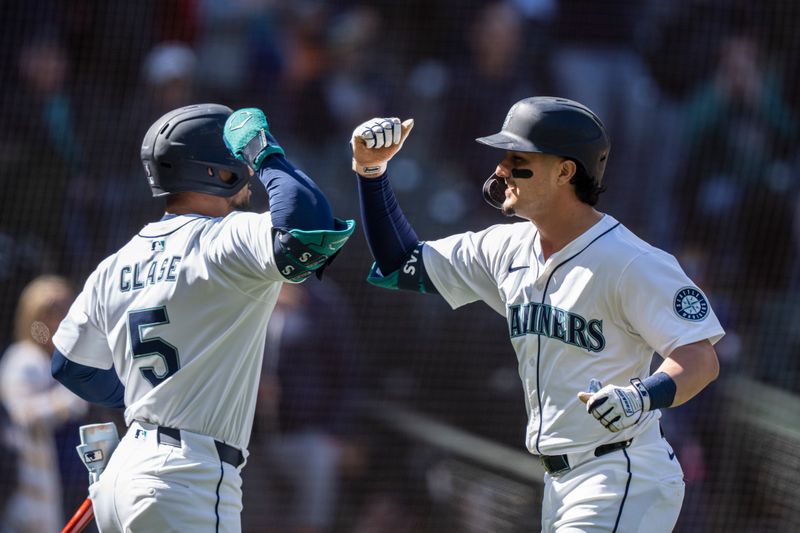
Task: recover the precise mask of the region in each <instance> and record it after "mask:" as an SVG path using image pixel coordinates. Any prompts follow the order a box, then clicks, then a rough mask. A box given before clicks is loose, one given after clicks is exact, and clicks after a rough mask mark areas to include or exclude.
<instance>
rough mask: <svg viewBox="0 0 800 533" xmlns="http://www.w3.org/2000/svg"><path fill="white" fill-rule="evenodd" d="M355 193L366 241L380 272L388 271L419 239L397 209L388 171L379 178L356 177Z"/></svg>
mask: <svg viewBox="0 0 800 533" xmlns="http://www.w3.org/2000/svg"><path fill="white" fill-rule="evenodd" d="M358 193H359V196H360V198H361V223H362V226H363V228H364V235H365V236H366V238H367V244H368V245H369V249H370V251H371V252H372V256H373V257H374V258H375V262H376V263H377V265H378V268H380V270H381V273H383V274H390V273H392V272H394V271H396V270H397V269H399V268H400V266H401V265H402V264H403V261H405V260H406V258H407V257H408V256H409V254H410V253H411V252H412V251H413V250H414V248H415V247H416V246H417V245H418V244H419V238H418V237H417V234H416V232H415V231H414V228H412V227H411V224H410V223H409V222H408V220H407V219H406V217H405V215H404V214H403V210H402V209H400V204H399V203H398V202H397V198H395V195H394V191H393V190H392V187H391V185H390V184H389V177H388V172H387V173H385V174H384V175H383V176H381V177H380V178H363V177H361V176H358Z"/></svg>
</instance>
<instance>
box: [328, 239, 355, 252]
mask: <svg viewBox="0 0 800 533" xmlns="http://www.w3.org/2000/svg"><path fill="white" fill-rule="evenodd" d="M349 238H350V237H349V236H348V237H345V238H344V239H338V240H335V241H331V242H329V243H328V248H329V249H331V250H337V249H338V246H337V244H339V243H342V242H344V241H346V240H347V239H349Z"/></svg>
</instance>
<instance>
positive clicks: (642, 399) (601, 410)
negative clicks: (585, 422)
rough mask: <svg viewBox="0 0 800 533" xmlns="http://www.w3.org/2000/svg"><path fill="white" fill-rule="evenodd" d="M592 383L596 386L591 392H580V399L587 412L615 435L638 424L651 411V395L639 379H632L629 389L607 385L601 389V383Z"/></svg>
mask: <svg viewBox="0 0 800 533" xmlns="http://www.w3.org/2000/svg"><path fill="white" fill-rule="evenodd" d="M592 382H593V384H592V385H594V386H592V385H590V386H589V391H590V392H579V393H578V399H580V401H582V402H583V403H585V404H586V410H587V411H588V412H589V413H591V414H592V415H594V417H595V418H596V419H597V420H598V421H599V422H600V423H601V424H603V427H605V428H606V429H608V430H609V431H611V432H613V433H616V432H617V431H621V430H623V429H625V428H627V427H631V426H632V425H634V424H636V423H637V422H639V420H641V418H642V415H643V414H644V412H645V411H649V410H650V395H649V394H648V393H647V390H646V389H645V388H644V386H643V385H642V384H641V383H642V382H641V381H640V380H639V379H632V380H631V385H628V386H627V387H617V386H616V385H606V386H605V387H602V388H600V382H599V381H597V380H592ZM595 383H596V384H595ZM592 389H595V390H592Z"/></svg>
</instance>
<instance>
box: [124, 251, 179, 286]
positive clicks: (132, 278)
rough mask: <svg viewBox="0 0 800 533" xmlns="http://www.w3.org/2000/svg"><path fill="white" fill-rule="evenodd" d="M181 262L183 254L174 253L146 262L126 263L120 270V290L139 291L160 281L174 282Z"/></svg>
mask: <svg viewBox="0 0 800 533" xmlns="http://www.w3.org/2000/svg"><path fill="white" fill-rule="evenodd" d="M180 264H181V256H179V255H173V256H171V257H165V258H163V259H161V258H158V259H153V260H151V261H147V262H145V263H141V264H139V263H134V264H133V266H131V265H124V266H123V267H122V268H121V269H120V271H119V290H120V292H128V291H138V290H140V289H143V288H144V287H146V286H150V285H155V284H156V283H159V282H165V281H170V282H174V281H175V279H176V278H177V273H178V269H179V268H180Z"/></svg>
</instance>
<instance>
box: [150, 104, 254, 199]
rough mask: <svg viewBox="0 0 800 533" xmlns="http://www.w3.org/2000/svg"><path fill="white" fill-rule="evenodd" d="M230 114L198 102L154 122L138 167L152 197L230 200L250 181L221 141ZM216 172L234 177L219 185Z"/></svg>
mask: <svg viewBox="0 0 800 533" xmlns="http://www.w3.org/2000/svg"><path fill="white" fill-rule="evenodd" d="M232 112H233V111H232V110H231V109H230V108H229V107H225V106H224V105H219V104H199V105H191V106H186V107H181V108H179V109H175V110H173V111H170V112H169V113H167V114H166V115H164V116H162V117H161V118H160V119H158V120H157V121H155V123H153V125H152V126H150V129H149V130H148V131H147V133H146V134H145V136H144V140H143V141H142V164H143V165H144V171H145V175H146V176H147V181H148V183H149V184H150V188H151V189H152V190H153V196H165V195H167V194H170V193H175V192H184V191H194V192H203V193H206V194H213V195H215V196H225V197H228V196H233V195H234V194H236V193H237V192H239V191H240V190H241V189H242V188H243V187H244V186H245V185H246V184H247V182H248V180H249V178H250V174H249V170H248V168H247V165H245V164H244V163H242V162H241V161H239V160H238V159H236V158H235V157H233V155H231V153H230V152H229V151H228V148H227V147H226V146H225V142H224V141H223V139H222V128H223V127H224V126H225V120H226V119H227V118H228V116H229V115H230V114H231V113H232ZM221 170H227V171H229V172H231V173H232V174H233V177H232V179H229V180H228V181H224V180H223V179H222V177H221V176H220V171H221Z"/></svg>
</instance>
